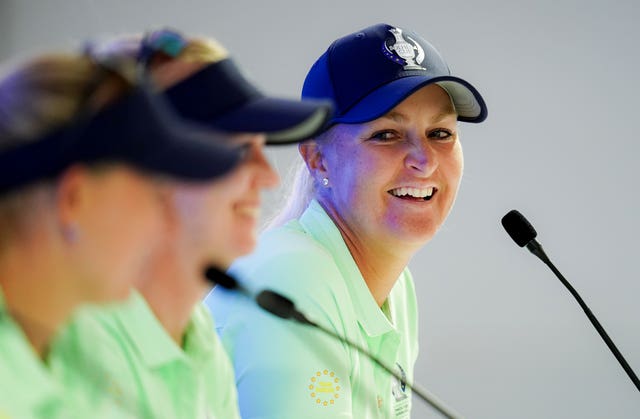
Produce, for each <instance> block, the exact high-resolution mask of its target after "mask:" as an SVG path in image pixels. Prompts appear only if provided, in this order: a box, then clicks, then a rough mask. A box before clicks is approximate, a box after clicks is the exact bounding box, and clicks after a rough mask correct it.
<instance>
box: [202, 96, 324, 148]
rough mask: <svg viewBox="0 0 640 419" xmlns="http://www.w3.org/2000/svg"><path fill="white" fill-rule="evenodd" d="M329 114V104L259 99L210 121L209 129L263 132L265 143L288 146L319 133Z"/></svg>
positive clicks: (318, 101) (310, 101) (267, 98)
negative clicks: (210, 127) (265, 137)
mask: <svg viewBox="0 0 640 419" xmlns="http://www.w3.org/2000/svg"><path fill="white" fill-rule="evenodd" d="M331 114H332V105H331V103H330V102H329V101H320V100H303V101H299V100H288V99H280V98H272V97H264V96H263V97H257V98H254V99H253V100H251V101H250V102H248V103H246V104H244V105H243V106H241V107H239V108H237V109H234V110H231V111H229V112H227V113H225V114H224V115H222V116H220V117H218V118H216V119H214V120H213V121H212V122H211V126H213V127H214V128H217V129H219V130H222V131H228V132H255V133H265V134H266V136H267V144H291V143H297V142H300V141H304V140H306V139H308V138H311V137H313V136H315V135H316V134H318V133H319V132H321V131H323V130H324V128H325V126H326V124H327V122H328V121H329V119H330V117H331Z"/></svg>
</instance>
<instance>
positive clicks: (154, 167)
mask: <svg viewBox="0 0 640 419" xmlns="http://www.w3.org/2000/svg"><path fill="white" fill-rule="evenodd" d="M176 128H177V127H176ZM174 131H176V132H175V134H178V135H179V137H177V136H176V137H175V141H167V142H165V143H164V144H159V145H158V146H157V147H155V148H154V149H153V150H150V151H147V152H146V153H145V155H144V156H143V157H141V158H140V159H137V160H135V161H132V163H133V164H135V165H138V166H140V167H142V168H145V169H147V170H150V171H153V172H159V173H163V174H166V175H168V176H171V177H174V178H177V179H182V180H190V181H207V180H213V179H215V178H217V177H220V176H224V175H226V174H227V173H228V172H230V171H231V170H233V169H234V168H235V167H236V165H237V164H238V163H239V162H240V160H241V158H242V154H243V152H242V149H241V148H239V147H233V148H232V147H231V145H230V143H229V140H228V137H226V136H224V135H223V134H218V133H214V132H212V131H210V130H208V131H206V132H205V131H201V130H198V129H194V128H189V129H185V127H184V126H182V128H181V132H180V133H179V132H177V130H174Z"/></svg>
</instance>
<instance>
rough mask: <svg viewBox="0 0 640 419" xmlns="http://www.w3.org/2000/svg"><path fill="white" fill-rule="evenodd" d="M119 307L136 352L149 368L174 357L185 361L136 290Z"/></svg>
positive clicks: (175, 359)
mask: <svg viewBox="0 0 640 419" xmlns="http://www.w3.org/2000/svg"><path fill="white" fill-rule="evenodd" d="M131 294H132V295H131V297H130V298H129V300H128V301H127V302H126V303H125V304H124V305H123V306H120V307H118V309H117V310H116V315H117V318H118V321H119V322H120V324H121V326H122V327H123V328H124V330H125V331H126V333H127V335H128V339H129V340H130V341H131V342H132V343H133V346H134V347H135V348H136V350H137V351H138V356H139V357H140V359H141V360H143V362H144V363H145V364H147V365H148V366H149V367H151V368H157V367H162V366H164V365H166V364H169V363H171V362H175V361H181V362H186V361H187V359H186V356H185V354H184V351H183V350H182V349H181V348H180V347H179V346H178V345H177V344H176V343H175V342H174V340H173V339H171V336H169V333H167V331H166V330H165V329H164V327H162V324H161V323H160V321H159V320H158V319H157V318H156V316H155V315H154V314H153V311H152V310H151V307H149V305H148V304H147V302H146V301H145V299H144V298H143V297H142V295H140V293H138V292H137V291H132V293H131Z"/></svg>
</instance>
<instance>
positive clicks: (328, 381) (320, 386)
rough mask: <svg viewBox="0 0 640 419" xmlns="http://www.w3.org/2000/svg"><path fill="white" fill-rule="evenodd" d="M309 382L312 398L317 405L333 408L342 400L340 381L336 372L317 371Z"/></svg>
mask: <svg viewBox="0 0 640 419" xmlns="http://www.w3.org/2000/svg"><path fill="white" fill-rule="evenodd" d="M309 381H310V384H309V390H310V393H311V398H312V399H313V400H314V401H315V403H316V404H319V405H322V406H332V405H334V404H335V403H336V400H338V399H339V398H340V388H341V387H340V379H339V378H338V377H337V376H336V373H335V372H333V371H329V370H324V371H316V373H315V375H313V376H312V377H311V379H310V380H309Z"/></svg>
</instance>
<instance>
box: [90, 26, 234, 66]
mask: <svg viewBox="0 0 640 419" xmlns="http://www.w3.org/2000/svg"><path fill="white" fill-rule="evenodd" d="M156 33H159V31H156V32H152V33H151V34H150V35H148V36H153V35H154V34H156ZM185 40H186V44H185V45H184V47H183V48H182V49H181V50H180V52H179V53H178V54H177V55H176V56H175V57H170V58H169V59H170V60H173V59H176V60H180V61H185V62H192V63H217V62H218V61H222V60H224V59H225V58H228V57H229V52H228V51H227V50H226V49H225V48H224V47H223V46H222V45H221V44H220V43H219V42H218V41H216V40H215V39H211V38H205V37H189V38H185ZM143 42H144V36H143V35H140V34H135V35H121V36H119V37H117V38H114V39H112V40H110V41H107V42H105V43H103V44H101V45H93V46H91V51H92V54H94V55H97V56H99V57H103V58H127V59H133V60H135V59H137V58H138V56H139V54H140V50H141V48H142V43H143ZM158 52H161V51H158ZM154 55H157V54H154ZM154 58H158V57H151V65H152V66H153V65H154V64H155V62H154Z"/></svg>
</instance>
